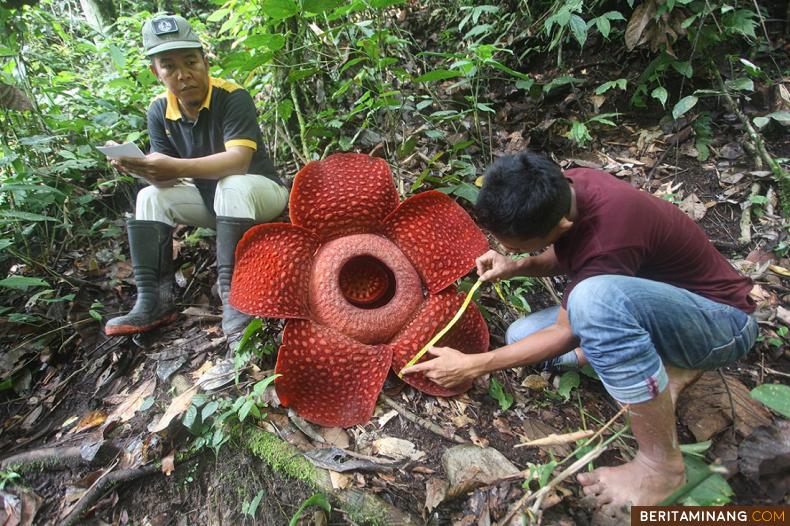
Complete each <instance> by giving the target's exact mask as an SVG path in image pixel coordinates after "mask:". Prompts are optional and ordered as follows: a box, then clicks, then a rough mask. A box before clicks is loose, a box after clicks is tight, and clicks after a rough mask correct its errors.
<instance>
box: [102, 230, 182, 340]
mask: <svg viewBox="0 0 790 526" xmlns="http://www.w3.org/2000/svg"><path fill="white" fill-rule="evenodd" d="M127 228H128V230H129V251H130V252H131V256H132V267H133V268H134V279H135V281H136V282H137V301H136V302H135V304H134V307H133V308H132V310H131V311H130V312H129V314H127V315H125V316H119V317H117V318H113V319H111V320H110V321H108V322H107V325H105V326H104V332H105V333H106V334H107V336H122V335H125V334H137V333H141V332H148V331H150V330H152V329H154V328H156V327H159V326H160V325H164V324H165V323H169V322H171V321H173V320H175V319H176V317H178V312H176V309H175V305H173V237H172V234H173V227H171V226H170V225H168V224H166V223H160V222H159V221H140V220H137V219H132V220H130V221H129V222H128V223H127Z"/></svg>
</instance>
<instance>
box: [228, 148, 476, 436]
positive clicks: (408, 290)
mask: <svg viewBox="0 0 790 526" xmlns="http://www.w3.org/2000/svg"><path fill="white" fill-rule="evenodd" d="M398 202H399V199H398V193H397V191H396V190H395V187H394V185H393V183H392V175H391V174H390V170H389V166H387V163H386V162H385V161H383V160H381V159H377V158H374V157H370V156H367V155H361V154H335V155H331V156H329V157H327V158H326V159H324V160H323V161H316V162H311V163H309V164H308V165H307V166H305V167H304V168H302V170H301V171H300V172H299V173H298V174H297V175H296V178H295V179H294V185H293V190H292V191H291V199H290V204H289V210H290V215H291V221H292V222H293V224H284V223H271V224H265V225H259V226H256V227H254V228H252V229H251V230H250V231H248V232H247V234H245V236H244V237H243V238H242V240H241V241H240V242H239V245H238V247H237V249H236V270H235V273H234V275H233V283H232V286H231V295H230V302H231V304H232V305H233V306H234V307H236V308H237V309H239V310H240V311H242V312H246V313H248V314H252V315H255V316H261V317H273V318H296V319H292V320H290V321H289V322H288V323H287V325H286V327H285V331H284V333H283V341H282V346H281V347H280V350H279V352H278V357H277V366H276V370H275V372H277V373H279V374H281V375H282V376H281V377H279V378H277V380H275V387H276V389H277V394H278V396H279V398H280V401H281V402H282V404H283V405H285V406H288V407H292V408H293V409H294V410H295V411H296V412H297V413H299V414H300V415H301V416H302V417H303V418H305V419H307V420H309V421H311V422H314V423H316V424H321V425H326V426H341V427H349V426H352V425H355V424H361V423H365V422H367V421H368V420H369V419H370V417H371V415H372V414H373V409H374V408H375V406H376V399H377V398H378V394H379V391H380V390H381V387H382V385H383V383H384V380H385V378H386V377H387V372H388V371H389V369H390V367H392V369H394V370H395V371H400V369H401V368H402V367H403V366H404V365H405V364H406V362H408V361H409V360H410V359H411V358H412V356H414V355H415V354H416V353H417V351H418V350H419V349H420V348H421V347H422V346H423V345H425V343H427V341H428V340H429V339H430V338H431V337H432V336H433V335H434V334H435V333H436V332H437V331H438V330H439V329H441V328H442V327H443V326H444V325H445V324H446V323H447V322H448V321H449V320H450V318H452V317H453V315H454V314H455V313H456V312H457V310H458V308H459V306H460V304H461V302H462V300H463V295H460V294H458V293H457V292H456V291H455V288H454V287H451V285H452V284H453V283H454V282H455V281H456V280H457V279H458V278H460V277H462V276H464V275H465V274H466V273H467V272H469V270H470V269H471V268H472V267H473V266H474V260H475V258H476V257H477V256H479V255H480V254H482V253H483V252H485V251H486V250H487V249H488V242H487V241H486V239H485V236H484V235H483V233H482V232H481V231H480V230H479V229H478V228H477V226H475V224H474V222H473V221H472V219H471V218H470V217H469V216H468V215H467V213H466V212H465V211H464V210H463V209H462V208H461V207H460V206H458V204H456V203H455V202H454V201H453V200H452V199H450V198H449V197H447V196H446V195H444V194H443V193H441V192H437V191H430V192H425V193H422V194H418V195H415V196H413V197H410V198H409V199H406V200H405V201H404V202H403V203H400V204H398ZM437 345H439V346H445V345H446V346H451V347H454V348H456V349H459V350H461V351H463V352H466V353H478V352H483V351H486V350H488V328H487V327H486V324H485V322H484V321H483V318H482V316H481V315H480V312H479V311H478V310H477V308H476V307H475V306H474V304H473V305H471V306H470V308H469V309H468V310H467V311H466V312H465V313H464V315H463V317H462V318H461V320H460V321H459V322H458V323H457V324H456V325H455V326H454V327H453V329H452V330H451V331H450V332H449V333H448V334H447V335H445V336H444V337H443V338H442V340H440V341H439V342H438V344H437ZM404 380H405V381H406V382H408V383H409V384H411V385H413V386H414V387H416V388H417V389H420V390H421V391H424V392H426V393H428V394H432V395H436V396H452V395H456V394H458V393H461V392H464V391H466V390H467V389H469V387H470V385H471V384H467V385H461V386H458V387H457V388H454V389H445V388H443V387H441V386H439V385H438V384H436V383H434V382H432V381H431V380H429V379H427V378H426V377H425V376H423V375H422V374H412V375H407V376H406V377H404Z"/></svg>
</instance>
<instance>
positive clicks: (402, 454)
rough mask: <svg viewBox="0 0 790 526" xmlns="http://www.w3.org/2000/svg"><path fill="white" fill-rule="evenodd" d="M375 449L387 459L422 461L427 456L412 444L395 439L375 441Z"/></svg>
mask: <svg viewBox="0 0 790 526" xmlns="http://www.w3.org/2000/svg"><path fill="white" fill-rule="evenodd" d="M373 449H374V451H375V452H376V453H378V454H379V455H384V456H385V457H390V458H394V459H396V460H401V459H411V460H420V459H421V458H423V457H424V456H425V452H423V451H420V450H419V449H417V447H416V446H415V445H414V444H413V443H412V442H409V441H408V440H404V439H402V438H395V437H382V438H379V439H377V440H374V441H373Z"/></svg>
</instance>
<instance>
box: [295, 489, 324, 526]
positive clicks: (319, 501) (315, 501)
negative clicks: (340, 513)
mask: <svg viewBox="0 0 790 526" xmlns="http://www.w3.org/2000/svg"><path fill="white" fill-rule="evenodd" d="M310 506H318V507H319V508H321V509H322V510H324V511H325V512H326V513H331V512H332V506H330V504H329V501H328V500H327V499H326V496H325V495H324V494H323V493H316V494H315V495H313V496H312V497H310V498H309V499H307V500H305V501H304V502H302V505H301V506H299V509H298V510H296V513H294V516H293V517H291V520H290V522H289V523H288V526H296V524H297V523H298V522H299V517H301V516H302V513H303V512H304V510H305V509H307V508H309V507H310Z"/></svg>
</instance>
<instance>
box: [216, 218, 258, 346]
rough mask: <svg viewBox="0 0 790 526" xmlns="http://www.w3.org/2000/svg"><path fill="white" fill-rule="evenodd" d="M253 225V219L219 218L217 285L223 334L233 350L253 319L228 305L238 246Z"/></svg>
mask: <svg viewBox="0 0 790 526" xmlns="http://www.w3.org/2000/svg"><path fill="white" fill-rule="evenodd" d="M253 225H255V221H254V220H252V219H247V218H243V217H223V216H217V285H218V288H219V295H220V298H222V332H224V333H225V336H227V338H228V344H229V345H230V347H231V348H233V347H234V346H235V344H236V343H237V342H238V341H239V340H240V339H241V336H242V334H244V329H245V328H246V327H247V324H248V323H249V322H250V319H251V318H252V317H251V316H248V315H246V314H244V313H241V312H239V311H237V310H236V309H234V308H233V307H232V306H231V305H230V304H229V303H228V297H230V283H231V280H232V278H233V267H234V264H235V262H236V245H237V244H238V242H239V240H240V239H241V236H243V235H244V233H245V232H246V231H247V230H249V229H250V227H252V226H253Z"/></svg>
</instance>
